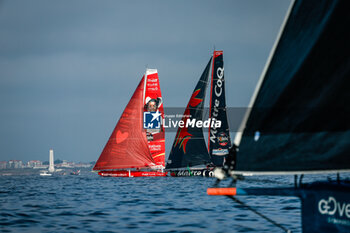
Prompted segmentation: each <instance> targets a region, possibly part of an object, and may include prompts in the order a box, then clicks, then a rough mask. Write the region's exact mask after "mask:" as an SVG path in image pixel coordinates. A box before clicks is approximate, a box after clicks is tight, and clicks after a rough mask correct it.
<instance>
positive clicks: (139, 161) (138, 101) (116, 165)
mask: <svg viewBox="0 0 350 233" xmlns="http://www.w3.org/2000/svg"><path fill="white" fill-rule="evenodd" d="M143 91H144V77H142V80H141V82H140V83H139V85H138V87H137V88H136V90H135V92H134V94H133V96H132V97H131V99H130V101H129V103H128V105H127V106H126V108H125V110H124V112H123V114H122V116H121V117H120V119H119V121H118V123H117V125H116V127H115V129H114V131H113V133H112V135H111V136H110V138H109V140H108V142H107V144H106V146H105V148H104V149H103V151H102V153H101V155H100V157H99V159H98V160H97V162H96V164H95V167H94V168H93V170H110V169H122V168H142V167H148V166H153V165H154V164H155V162H154V160H153V159H152V156H151V153H150V150H149V148H148V143H147V138H146V132H145V130H144V129H143V124H142V122H143V118H142V115H143Z"/></svg>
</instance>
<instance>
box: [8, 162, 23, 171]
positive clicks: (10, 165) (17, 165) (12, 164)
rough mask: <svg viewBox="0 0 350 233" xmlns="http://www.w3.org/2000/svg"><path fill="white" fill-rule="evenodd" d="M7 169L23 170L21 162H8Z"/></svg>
mask: <svg viewBox="0 0 350 233" xmlns="http://www.w3.org/2000/svg"><path fill="white" fill-rule="evenodd" d="M7 168H15V169H17V168H23V162H22V161H21V160H10V161H9V162H8V163H7Z"/></svg>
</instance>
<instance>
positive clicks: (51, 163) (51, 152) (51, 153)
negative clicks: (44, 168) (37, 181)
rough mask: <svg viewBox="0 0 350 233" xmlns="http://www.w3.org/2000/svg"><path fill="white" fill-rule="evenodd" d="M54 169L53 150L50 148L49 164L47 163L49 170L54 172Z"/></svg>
mask: <svg viewBox="0 0 350 233" xmlns="http://www.w3.org/2000/svg"><path fill="white" fill-rule="evenodd" d="M54 171H55V164H54V160H53V150H52V149H50V165H49V172H54Z"/></svg>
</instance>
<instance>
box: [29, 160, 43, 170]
mask: <svg viewBox="0 0 350 233" xmlns="http://www.w3.org/2000/svg"><path fill="white" fill-rule="evenodd" d="M42 166H43V162H41V161H39V160H30V161H28V163H27V167H30V168H35V167H40V168H41V167H42Z"/></svg>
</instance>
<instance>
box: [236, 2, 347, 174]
mask: <svg viewBox="0 0 350 233" xmlns="http://www.w3.org/2000/svg"><path fill="white" fill-rule="evenodd" d="M349 9H350V1H347V0H324V1H318V0H309V1H295V3H294V5H293V7H292V8H291V11H290V14H289V18H288V20H287V21H286V24H285V27H284V29H283V32H282V34H281V37H280V39H279V41H278V43H277V45H276V47H275V50H274V53H273V56H272V58H271V60H270V62H269V64H268V66H267V69H266V72H265V74H264V76H263V81H262V84H261V88H260V90H259V92H258V94H257V96H256V99H255V101H254V104H253V106H252V109H251V113H250V115H249V117H248V118H247V121H246V125H245V129H244V131H243V136H242V138H241V141H240V145H239V153H238V156H237V165H236V169H237V170H239V171H252V172H256V171H261V172H278V171H290V172H294V173H296V172H300V171H326V170H328V171H341V170H349V169H350V159H349V155H350V124H349V120H350V45H349V44H350V31H349V28H350V14H349ZM236 141H237V140H236Z"/></svg>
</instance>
